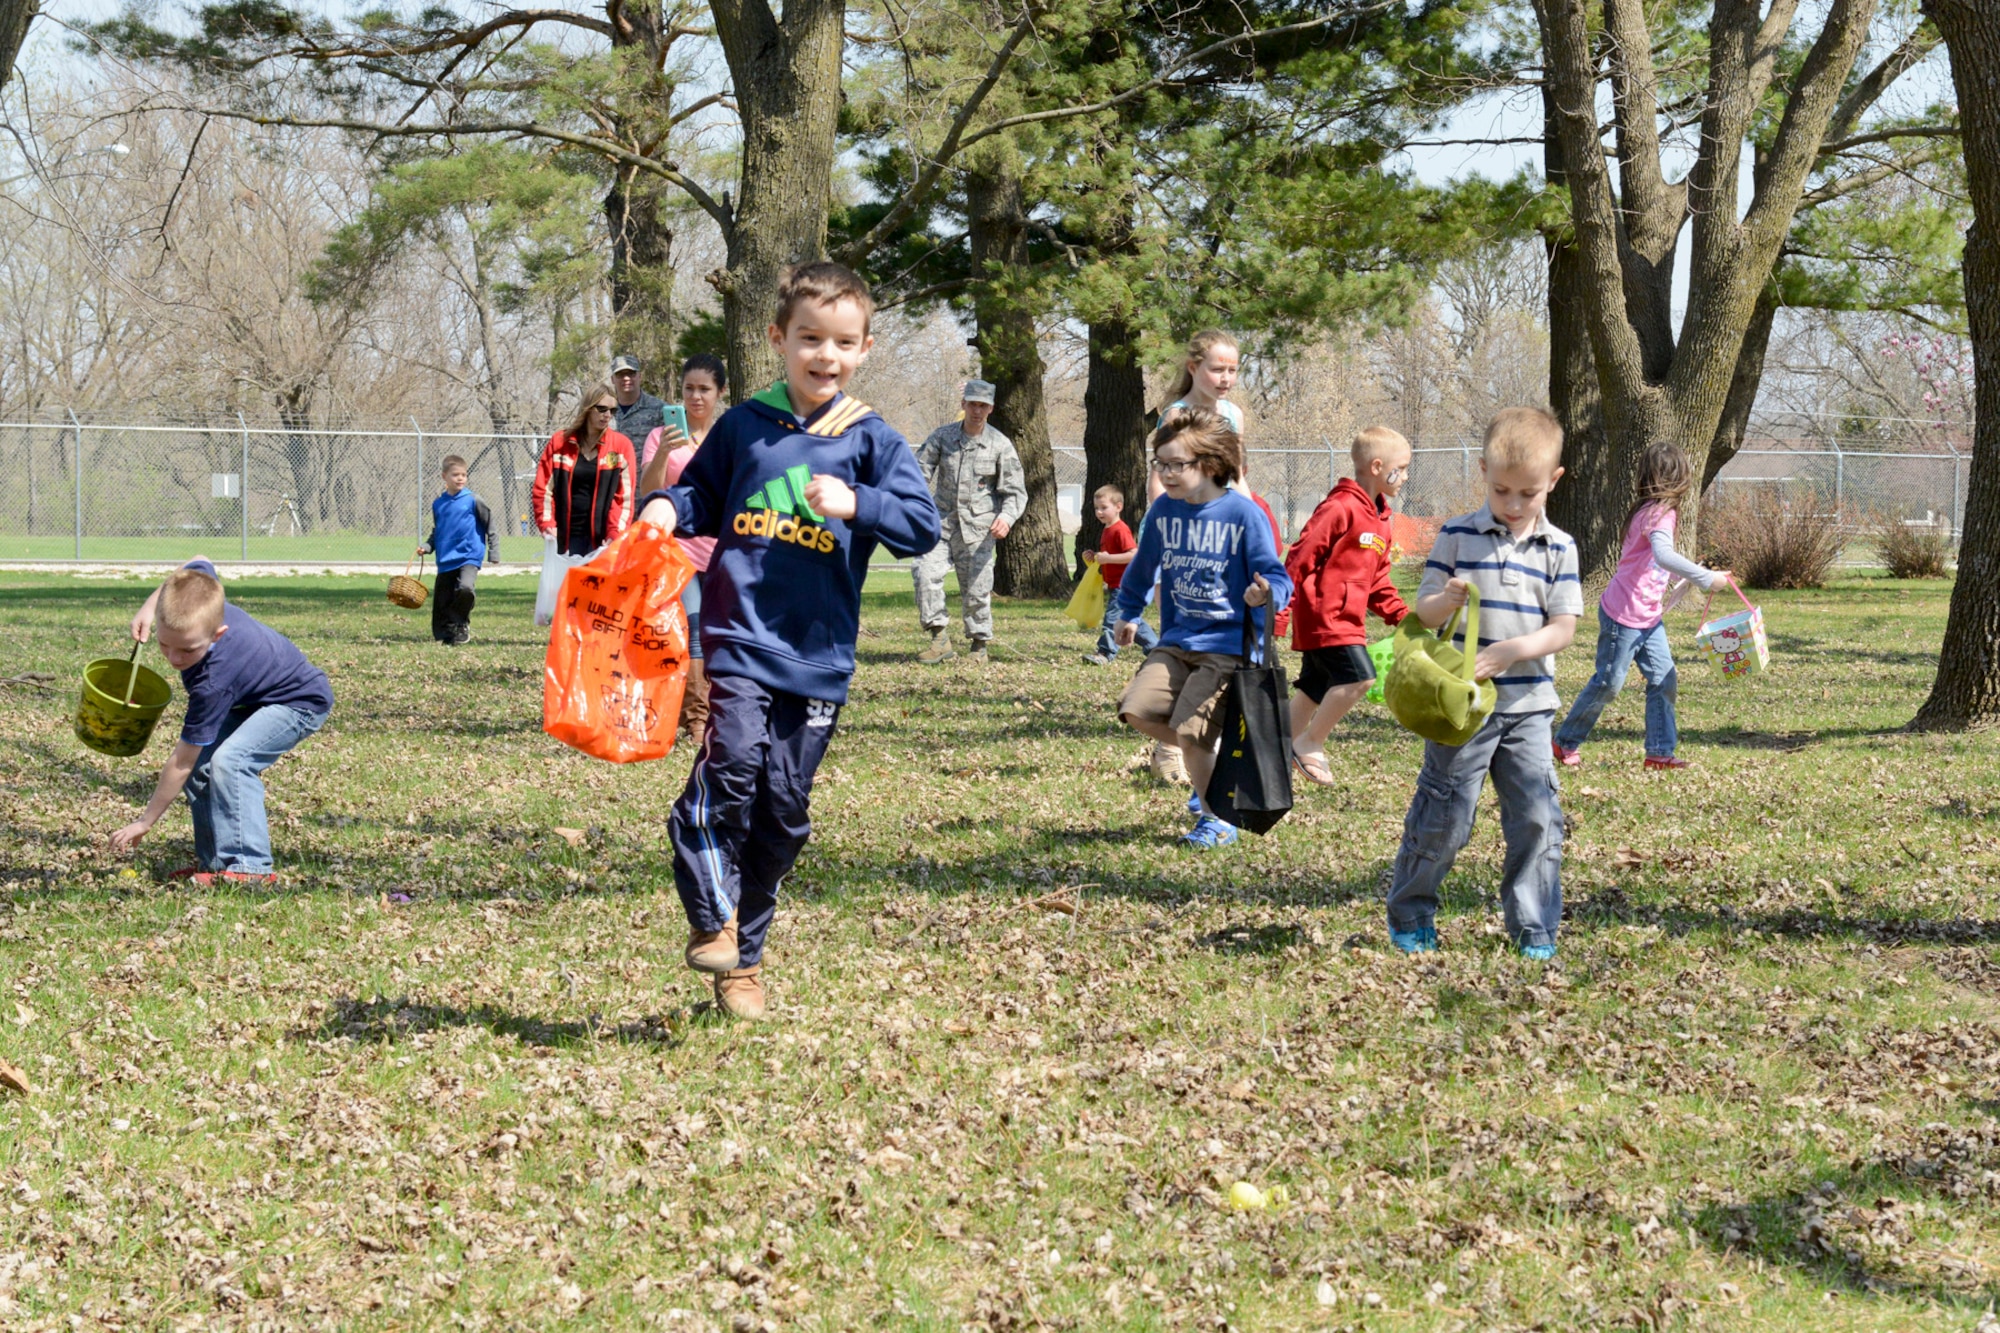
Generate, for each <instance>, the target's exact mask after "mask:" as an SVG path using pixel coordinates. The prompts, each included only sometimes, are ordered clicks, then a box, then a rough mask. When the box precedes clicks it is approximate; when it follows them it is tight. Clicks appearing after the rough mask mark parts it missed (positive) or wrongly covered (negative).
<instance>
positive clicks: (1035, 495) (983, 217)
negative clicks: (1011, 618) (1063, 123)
mask: <svg viewBox="0 0 2000 1333" xmlns="http://www.w3.org/2000/svg"><path fill="white" fill-rule="evenodd" d="M1018 167H1019V164H1018V163H1016V162H1014V161H1012V160H1010V158H1009V156H1008V154H1007V153H1006V151H1005V150H1004V149H1002V150H999V151H995V152H992V153H986V154H982V155H981V161H980V163H979V164H978V166H976V167H975V168H973V169H972V170H971V171H969V172H967V174H966V178H965V192H966V235H967V240H968V241H969V242H970V248H971V254H972V273H973V280H974V282H975V284H976V286H975V288H974V292H975V295H974V297H973V303H972V306H973V315H974V318H975V320H976V321H977V324H978V328H979V333H978V337H977V338H976V339H975V341H976V342H977V344H978V347H979V366H980V374H982V375H983V376H985V377H986V378H987V379H989V380H992V381H993V388H994V394H993V398H994V403H993V424H994V425H995V426H996V427H997V428H999V430H1000V431H1001V432H1002V433H1004V434H1006V435H1007V436H1008V437H1009V438H1011V439H1012V440H1013V441H1014V451H1015V452H1016V453H1018V454H1019V455H1020V456H1021V471H1022V473H1023V474H1024V475H1025V477H1026V480H1027V483H1028V507H1027V509H1026V510H1025V511H1023V512H1022V514H1021V518H1020V521H1019V522H1017V523H1015V524H1014V527H1013V530H1012V531H1010V532H1009V533H1008V534H1007V536H1006V538H1005V540H1003V541H1002V542H1001V543H1000V545H999V547H998V549H997V550H996V552H995V557H994V564H993V590H994V591H995V592H997V593H999V594H1000V595H1001V596H1003V597H1067V596H1068V595H1069V591H1070V587H1069V575H1068V571H1066V570H1065V569H1064V568H1063V564H1064V562H1063V549H1062V514H1061V511H1060V510H1058V509H1057V507H1056V455H1055V450H1054V449H1052V448H1051V447H1050V445H1049V414H1048V408H1047V405H1046V404H1045V403H1044V401H1043V398H1042V371H1043V367H1042V354H1041V349H1040V348H1039V347H1038V346H1037V344H1036V338H1035V310H1034V305H1033V295H1032V292H1030V291H1028V290H1024V280H1025V277H1026V271H1027V266H1028V231H1027V213H1026V210H1025V208H1024V207H1023V205H1022V202H1021V177H1020V173H1019V169H1018Z"/></svg>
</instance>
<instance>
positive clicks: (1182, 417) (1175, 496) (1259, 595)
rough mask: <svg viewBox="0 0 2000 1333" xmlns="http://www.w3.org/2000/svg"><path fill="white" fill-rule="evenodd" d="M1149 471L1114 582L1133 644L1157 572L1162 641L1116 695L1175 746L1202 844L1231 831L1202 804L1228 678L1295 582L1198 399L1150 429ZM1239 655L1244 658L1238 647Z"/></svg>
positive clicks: (1123, 713) (1122, 640) (1123, 640)
mask: <svg viewBox="0 0 2000 1333" xmlns="http://www.w3.org/2000/svg"><path fill="white" fill-rule="evenodd" d="M1152 445H1153V471H1154V473H1155V474H1156V475H1158V477H1159V478H1160V484H1161V486H1163V487H1164V488H1165V489H1164V492H1163V493H1162V494H1161V496H1160V498H1159V499H1157V500H1155V501H1153V503H1152V505H1151V507H1149V508H1148V509H1147V510H1146V517H1145V521H1144V522H1143V523H1142V524H1141V526H1140V530H1139V550H1138V553H1137V554H1136V555H1134V556H1133V557H1132V563H1131V564H1130V565H1128V566H1127V567H1126V570H1125V577H1124V578H1123V579H1121V580H1119V583H1118V603H1117V606H1118V609H1117V615H1118V629H1117V633H1116V636H1115V638H1116V641H1117V644H1118V646H1119V647H1121V648H1129V647H1131V645H1132V642H1133V640H1134V639H1135V638H1136V637H1137V635H1138V631H1139V615H1140V613H1141V612H1142V611H1143V610H1145V606H1146V594H1147V593H1148V591H1150V590H1151V588H1152V586H1153V579H1154V577H1155V576H1156V575H1157V576H1158V578H1159V581H1160V641H1159V644H1158V645H1157V646H1155V647H1154V649H1153V651H1152V652H1150V653H1148V654H1146V661H1145V663H1144V664H1143V665H1141V666H1140V668H1139V673H1138V674H1137V675H1135V676H1134V677H1132V683H1131V684H1130V685H1128V686H1126V687H1125V694H1124V697H1123V698H1121V699H1119V701H1118V717H1119V720H1120V721H1122V722H1124V723H1125V724H1126V725H1127V726H1129V727H1131V728H1132V729H1133V730H1135V731H1138V732H1140V733H1142V734H1144V735H1147V736H1151V737H1152V738H1153V739H1154V740H1155V741H1158V742H1160V743H1162V744H1164V745H1169V746H1177V747H1179V749H1180V752H1181V758H1182V759H1183V761H1184V762H1185V763H1186V765H1187V771H1188V776H1189V777H1190V778H1192V779H1193V780H1194V792H1195V794H1194V799H1193V800H1191V801H1189V802H1188V808H1189V810H1190V811H1192V812H1193V813H1194V814H1195V815H1196V819H1195V825H1194V827H1193V828H1191V829H1189V830H1188V831H1187V832H1186V833H1184V834H1182V835H1181V843H1182V845H1184V846H1186V847H1190V848H1192V849H1194V850H1196V851H1210V850H1213V849H1214V848H1217V847H1224V846H1227V845H1228V844H1230V843H1232V842H1235V841H1236V828H1235V826H1234V825H1232V824H1228V823H1225V822H1224V821H1223V820H1222V819H1220V818H1218V817H1217V815H1216V814H1215V812H1214V811H1213V810H1210V809H1209V808H1208V799H1207V797H1206V795H1205V793H1206V792H1207V790H1208V780H1209V778H1210V776H1211V775H1213V774H1214V772H1215V754H1216V749H1217V747H1218V746H1219V744H1220V743H1221V740H1222V709H1221V707H1220V705H1221V703H1222V693H1223V691H1224V690H1226V689H1228V688H1229V677H1230V674H1231V673H1232V672H1234V671H1235V670H1236V668H1237V667H1239V666H1241V665H1242V664H1243V663H1244V662H1245V661H1246V660H1249V659H1251V658H1255V657H1256V656H1258V655H1259V654H1260V652H1261V651H1262V642H1263V623H1264V622H1263V619H1262V617H1261V616H1259V614H1258V608H1260V607H1262V608H1267V609H1265V610H1264V612H1263V615H1266V616H1268V615H1275V614H1277V613H1278V612H1279V611H1282V610H1283V609H1284V608H1285V603H1286V602H1287V601H1289V600H1290V599H1291V595H1292V581H1291V578H1290V577H1289V576H1288V575H1287V574H1286V573H1285V562H1284V558H1283V557H1282V556H1280V555H1279V554H1278V543H1277V541H1276V539H1275V538H1273V537H1272V535H1271V520H1270V519H1268V518H1266V517H1265V516H1264V511H1263V510H1261V509H1259V508H1258V507H1257V502H1256V501H1254V500H1252V499H1251V498H1250V497H1249V496H1247V495H1245V494H1244V493H1243V492H1241V491H1238V490H1233V489H1231V488H1230V483H1231V482H1233V481H1235V480H1236V479H1237V477H1238V476H1239V475H1240V474H1241V472H1242V470H1243V447H1242V444H1241V443H1240V441H1239V440H1238V439H1237V435H1236V432H1235V431H1234V430H1232V429H1230V426H1229V423H1228V422H1227V421H1226V420H1224V419H1223V418H1222V417H1220V416H1217V415H1216V414H1215V413H1213V412H1210V411H1207V410H1205V409H1202V408H1198V407H1180V408H1174V409H1172V410H1170V411H1169V412H1168V413H1167V415H1166V417H1165V419H1164V420H1162V421H1161V422H1160V427H1159V429H1158V430H1156V431H1154V432H1153V439H1152ZM1246 655H1247V656H1246Z"/></svg>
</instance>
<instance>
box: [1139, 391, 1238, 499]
mask: <svg viewBox="0 0 2000 1333" xmlns="http://www.w3.org/2000/svg"><path fill="white" fill-rule="evenodd" d="M1175 441H1178V442H1180V443H1181V444H1184V445H1186V446H1187V447H1188V452H1189V453H1190V454H1192V455H1194V465H1195V466H1196V467H1197V468H1200V469H1201V470H1202V471H1203V472H1205V473H1207V474H1208V475H1209V476H1210V477H1212V478H1214V480H1215V483H1216V485H1218V486H1227V485H1228V484H1229V483H1230V482H1232V481H1235V480H1236V478H1237V477H1239V476H1241V475H1242V472H1243V442H1242V441H1241V440H1239V439H1237V438H1236V432H1235V431H1234V430H1232V429H1230V425H1229V423H1228V422H1227V421H1224V420H1223V419H1222V417H1221V415H1220V414H1218V413H1215V412H1211V411H1209V410H1208V409H1207V408H1203V407H1177V408H1175V409H1174V410H1173V411H1171V412H1169V413H1167V415H1166V416H1165V417H1164V418H1162V419H1161V421H1160V425H1159V428H1158V429H1157V430H1155V431H1154V432H1153V438H1152V439H1150V440H1148V441H1146V451H1147V452H1148V453H1150V454H1154V455H1157V454H1158V453H1159V452H1160V450H1161V448H1163V447H1164V446H1166V445H1168V444H1171V443H1174V442H1175Z"/></svg>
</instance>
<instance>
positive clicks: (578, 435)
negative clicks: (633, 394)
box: [564, 384, 618, 442]
mask: <svg viewBox="0 0 2000 1333" xmlns="http://www.w3.org/2000/svg"><path fill="white" fill-rule="evenodd" d="M606 398H609V399H610V400H611V420H610V421H609V422H608V423H607V424H606V425H605V427H604V434H605V435H609V434H610V433H611V432H612V431H614V430H617V429H618V395H617V394H615V393H613V392H612V391H611V386H610V385H609V384H600V385H598V386H597V387H596V388H595V389H592V390H591V391H590V392H589V393H587V394H585V395H584V396H583V400H582V401H581V402H579V403H578V404H577V405H576V415H575V416H574V417H571V418H570V423H569V429H568V430H567V431H566V432H564V434H566V435H567V436H568V437H569V438H570V439H572V440H576V441H578V442H581V441H582V440H583V439H584V438H585V436H584V433H583V429H584V427H586V426H588V425H589V424H590V409H591V408H593V407H596V406H597V405H598V404H599V403H601V402H603V401H604V400H605V399H606ZM598 438H599V439H603V438H604V436H603V435H600V436H598Z"/></svg>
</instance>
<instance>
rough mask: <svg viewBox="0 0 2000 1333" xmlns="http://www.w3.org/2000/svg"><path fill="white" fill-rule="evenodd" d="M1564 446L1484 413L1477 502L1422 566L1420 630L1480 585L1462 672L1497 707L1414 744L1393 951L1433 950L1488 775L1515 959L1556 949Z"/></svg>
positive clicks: (1569, 587) (1393, 888) (1569, 632)
mask: <svg viewBox="0 0 2000 1333" xmlns="http://www.w3.org/2000/svg"><path fill="white" fill-rule="evenodd" d="M1562 443H1563V433H1562V427H1561V426H1560V425H1559V424H1557V422H1556V419H1555V418H1554V417H1552V416H1550V415H1549V414H1548V413H1546V412H1543V411H1540V410H1538V409H1536V408H1532V407H1512V408H1508V409H1507V410H1506V411H1504V412H1502V413H1500V414H1499V415H1498V416H1496V417H1494V418H1493V420H1492V422H1491V423H1490V424H1489V425H1488V426H1487V427H1486V444H1485V449H1484V451H1483V453H1482V455H1481V457H1480V460H1479V469H1480V471H1481V473H1482V474H1484V476H1485V479H1486V504H1484V505H1483V506H1481V507H1480V508H1479V509H1478V510H1477V511H1476V512H1474V513H1470V514H1466V515H1463V516H1462V517H1459V518H1454V519H1452V520H1451V521H1449V522H1448V523H1446V524H1445V525H1444V527H1443V528H1442V529H1440V530H1439V532H1438V538H1437V542H1436V544H1434V545H1433V546H1432V547H1431V553H1430V559H1429V561H1428V562H1427V563H1426V564H1425V566H1424V580H1423V584H1422V586H1420V587H1419V588H1418V589H1417V599H1416V612H1415V614H1416V616H1417V618H1418V619H1419V620H1421V621H1422V622H1423V623H1424V624H1425V625H1427V626H1429V627H1431V628H1432V629H1435V628H1437V627H1438V626H1439V625H1442V624H1444V622H1445V621H1446V620H1448V619H1450V617H1451V614H1452V612H1453V611H1455V610H1457V609H1458V608H1459V607H1461V606H1463V605H1465V601H1466V589H1467V588H1468V587H1476V588H1478V589H1479V643H1478V656H1477V657H1476V658H1475V659H1474V667H1473V669H1474V673H1475V674H1476V675H1477V676H1478V678H1479V679H1481V680H1490V681H1492V682H1493V684H1494V686H1495V687H1496V689H1495V692H1496V694H1497V695H1498V702H1497V703H1496V704H1495V706H1494V709H1493V715H1492V716H1491V717H1490V718H1488V719H1487V721H1486V725H1485V726H1484V727H1482V728H1480V730H1479V732H1478V734H1477V735H1475V736H1473V738H1472V739H1471V740H1469V741H1467V742H1466V743H1465V744H1464V745H1457V746H1452V745H1438V744H1436V743H1434V742H1430V741H1426V742H1425V743H1424V767H1423V771H1422V772H1421V773H1419V774H1418V775H1417V793H1416V795H1415V797H1413V798H1412V799H1411V801H1410V812H1409V814H1408V815H1406V816H1405V817H1404V819H1403V845H1402V847H1401V849H1400V850H1398V851H1397V853H1396V868H1395V874H1394V878H1393V880H1392V881H1391V883H1390V887H1389V940H1390V942H1391V943H1393V944H1394V945H1395V946H1396V947H1397V948H1398V949H1401V950H1402V951H1403V952H1404V953H1429V952H1431V951H1433V950H1435V949H1436V948H1437V929H1436V925H1435V922H1436V918H1437V906H1438V886H1439V885H1440V884H1442V883H1443V882H1444V877H1445V875H1446V874H1448V873H1450V871H1451V863H1452V861H1453V860H1454V859H1455V858H1456V857H1457V856H1458V853H1459V849H1460V848H1462V847H1464V846H1465V843H1466V840H1467V839H1468V838H1470V837H1471V836H1472V820H1473V814H1474V812H1475V811H1476V810H1477V808H1478V805H1479V790H1480V788H1481V787H1483V786H1484V785H1485V784H1486V777H1487V775H1488V774H1489V773H1490V774H1492V777H1493V790H1494V792H1495V793H1496V794H1497V795H1498V796H1499V798H1500V827H1501V830H1502V832H1503V833H1504V834H1505V836H1506V839H1507V859H1506V863H1505V865H1504V867H1503V869H1502V871H1501V880H1500V901H1501V905H1502V909H1503V910H1504V912H1505V913H1506V920H1507V935H1508V937H1509V938H1510V939H1512V940H1513V941H1514V944H1515V946H1516V947H1517V948H1518V949H1520V951H1521V954H1522V956H1524V957H1527V958H1535V959H1541V960H1544V961H1546V960H1548V959H1551V958H1554V957H1555V954H1556V929H1557V927H1558V926H1559V925H1560V924H1561V922H1562V842H1563V815H1562V807H1561V806H1559V805H1558V804H1557V803H1556V770H1555V763H1554V758H1553V752H1552V751H1551V750H1550V748H1549V745H1550V725H1551V723H1552V721H1553V719H1554V717H1555V710H1556V704H1557V703H1558V700H1557V698H1556V684H1555V662H1556V654H1557V653H1559V652H1561V651H1562V650H1563V649H1565V648H1567V647H1569V645H1570V641H1571V640H1572V639H1574V638H1575V637H1576V621H1577V617H1578V616H1580V615H1582V614H1583V584H1582V581H1581V579H1579V578H1578V576H1577V560H1576V543H1575V542H1574V541H1573V540H1571V538H1570V536H1569V534H1568V533H1566V532H1564V531H1562V529H1560V528H1558V527H1556V526H1555V525H1553V524H1551V523H1550V522H1549V521H1548V519H1547V517H1546V516H1545V515H1544V514H1543V512H1542V511H1543V509H1544V507H1545V506H1546V505H1547V503H1548V496H1549V491H1550V490H1552V489H1553V488H1554V486H1555V484H1556V482H1557V480H1558V479H1560V478H1561V476H1562V474H1563V470H1562ZM1461 643H1462V634H1461Z"/></svg>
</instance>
